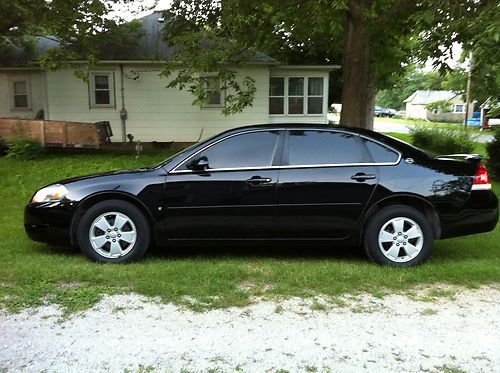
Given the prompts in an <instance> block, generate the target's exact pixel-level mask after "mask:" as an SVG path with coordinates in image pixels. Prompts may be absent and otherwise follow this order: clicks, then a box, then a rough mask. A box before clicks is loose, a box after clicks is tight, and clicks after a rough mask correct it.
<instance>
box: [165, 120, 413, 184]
mask: <svg viewBox="0 0 500 373" xmlns="http://www.w3.org/2000/svg"><path fill="white" fill-rule="evenodd" d="M285 130H287V131H294V130H297V131H307V130H308V131H324V132H340V133H345V134H348V135H351V136H358V137H362V138H364V139H367V140H369V141H373V142H376V143H377V144H379V145H381V146H384V147H386V148H388V149H390V150H392V151H393V152H395V153H397V154H398V159H397V160H396V161H394V162H378V163H377V162H356V163H324V164H321V163H320V164H309V165H285V166H283V165H282V166H264V167H232V168H231V167H228V168H210V169H208V170H207V172H220V171H247V170H280V169H294V168H297V169H302V168H321V167H325V168H332V167H350V166H395V165H397V164H399V162H400V161H401V158H402V156H403V155H402V154H401V152H399V151H398V150H396V149H394V148H393V147H392V146H389V145H386V144H384V143H382V142H380V141H378V140H376V139H372V138H371V137H368V136H365V135H361V134H358V133H352V132H349V131H344V130H341V129H335V128H333V129H323V128H317V129H316V128H314V129H313V128H300V127H293V128H273V129H270V128H266V129H255V130H248V131H244V132H239V133H234V134H232V135H228V136H226V137H223V138H222V139H219V140H217V141H215V142H213V143H211V144H208V145H207V146H205V147H203V148H202V149H200V150H198V151H197V152H196V153H193V154H192V155H190V156H189V157H188V158H186V159H184V160H183V161H181V162H179V163H178V164H177V165H176V166H175V167H174V168H173V169H172V171H170V172H169V174H188V173H199V172H195V171H193V170H178V169H177V168H178V167H179V166H180V165H182V164H183V163H185V162H187V161H189V160H190V159H191V158H193V157H194V156H196V155H197V154H199V153H201V152H202V151H204V150H205V149H208V148H210V147H212V146H214V145H216V144H218V143H219V142H221V141H223V140H226V139H229V138H231V137H235V136H238V135H243V134H247V133H253V132H262V131H285Z"/></svg>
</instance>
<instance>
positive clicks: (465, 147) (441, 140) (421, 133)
mask: <svg viewBox="0 0 500 373" xmlns="http://www.w3.org/2000/svg"><path fill="white" fill-rule="evenodd" d="M410 132H411V134H412V137H413V144H414V145H415V146H418V147H420V148H424V149H426V150H428V151H430V152H432V153H436V154H452V153H471V152H472V151H473V150H474V139H473V137H472V135H471V134H470V133H469V132H466V131H463V130H455V129H451V128H437V127H425V126H416V127H414V128H412V129H411V130H410Z"/></svg>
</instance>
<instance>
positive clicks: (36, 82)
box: [0, 70, 46, 119]
mask: <svg viewBox="0 0 500 373" xmlns="http://www.w3.org/2000/svg"><path fill="white" fill-rule="evenodd" d="M43 78H44V76H43V73H41V72H40V71H29V70H20V71H1V72H0V118H31V119H32V118H34V117H35V115H36V113H37V112H38V110H40V109H46V107H45V89H44V82H43ZM13 80H26V81H28V87H29V95H28V96H29V99H30V101H31V105H30V108H29V109H14V108H13V92H12V81H13Z"/></svg>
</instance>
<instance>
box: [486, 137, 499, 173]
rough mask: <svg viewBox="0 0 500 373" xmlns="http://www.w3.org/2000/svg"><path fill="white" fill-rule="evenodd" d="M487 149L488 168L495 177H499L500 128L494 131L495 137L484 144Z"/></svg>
mask: <svg viewBox="0 0 500 373" xmlns="http://www.w3.org/2000/svg"><path fill="white" fill-rule="evenodd" d="M486 150H487V151H488V170H489V171H490V172H491V173H492V176H493V177H494V178H495V179H500V128H497V129H496V131H495V138H494V139H493V141H492V142H490V143H488V144H487V145H486Z"/></svg>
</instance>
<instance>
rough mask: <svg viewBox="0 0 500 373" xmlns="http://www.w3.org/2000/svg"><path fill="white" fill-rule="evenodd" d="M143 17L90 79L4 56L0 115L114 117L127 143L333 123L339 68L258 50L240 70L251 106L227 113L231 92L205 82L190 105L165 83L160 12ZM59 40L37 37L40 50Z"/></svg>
mask: <svg viewBox="0 0 500 373" xmlns="http://www.w3.org/2000/svg"><path fill="white" fill-rule="evenodd" d="M139 21H140V22H141V23H142V26H143V31H144V35H143V36H142V38H141V39H140V42H139V44H138V46H137V47H136V48H135V49H134V50H133V51H131V52H130V51H127V53H126V55H123V53H122V56H121V57H120V58H116V55H115V56H113V57H109V58H103V59H102V60H101V61H100V65H99V66H98V67H96V68H95V69H92V70H91V71H89V72H88V77H89V79H88V82H84V81H83V80H81V79H78V78H77V77H76V76H75V75H74V74H73V71H72V70H71V69H68V68H65V69H61V70H57V71H42V70H41V69H40V67H39V64H38V63H37V58H32V57H28V56H26V55H24V54H25V52H23V51H17V52H16V53H17V55H15V56H7V55H2V56H0V118H2V117H4V118H34V117H35V115H36V114H37V113H38V112H39V111H40V110H43V112H44V116H45V119H50V120H71V121H85V122H97V121H109V122H110V123H111V127H112V129H113V132H114V137H113V138H112V140H113V141H126V135H127V134H132V135H133V136H134V138H135V139H136V140H141V141H146V142H147V141H179V142H192V141H196V140H198V139H199V138H206V137H208V136H211V135H213V134H215V133H218V132H220V131H222V130H226V129H229V128H232V127H236V126H240V125H244V124H252V123H273V122H314V123H327V122H328V120H327V113H328V106H327V105H328V76H329V71H331V70H332V69H334V68H336V66H290V65H283V64H281V63H280V62H279V61H277V60H275V59H274V58H272V57H269V56H267V55H264V54H262V53H257V54H256V55H255V57H254V59H253V60H252V61H250V62H249V63H247V64H246V65H245V66H243V67H238V68H235V70H236V71H237V72H238V73H239V74H240V75H241V76H247V75H248V76H251V77H252V78H253V79H254V80H255V85H256V88H257V91H256V94H255V99H254V102H253V106H252V107H249V108H246V109H245V110H244V111H243V112H241V113H238V114H235V115H231V116H224V115H223V114H222V109H223V108H224V95H225V94H229V93H230V92H223V91H221V90H219V89H217V87H213V86H211V87H207V90H209V91H210V94H211V100H210V102H209V103H208V104H207V105H205V106H204V107H201V108H200V107H199V106H193V105H192V101H193V96H192V95H191V94H190V93H189V92H186V91H179V90H178V89H175V88H165V86H166V84H167V81H166V80H165V78H161V77H160V76H159V72H160V70H161V65H162V63H164V61H165V60H167V59H168V58H169V57H170V56H171V55H172V54H173V53H174V48H172V47H171V46H168V45H166V44H165V43H164V42H163V41H162V39H161V29H162V27H163V19H162V13H161V12H154V13H152V14H150V15H148V16H146V17H143V18H141V19H140V20H139ZM56 45H57V43H55V42H54V41H51V40H47V39H45V38H40V39H38V56H39V55H40V53H42V52H43V51H45V50H47V49H49V48H52V47H54V46H56ZM23 53H24V54H23Z"/></svg>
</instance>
